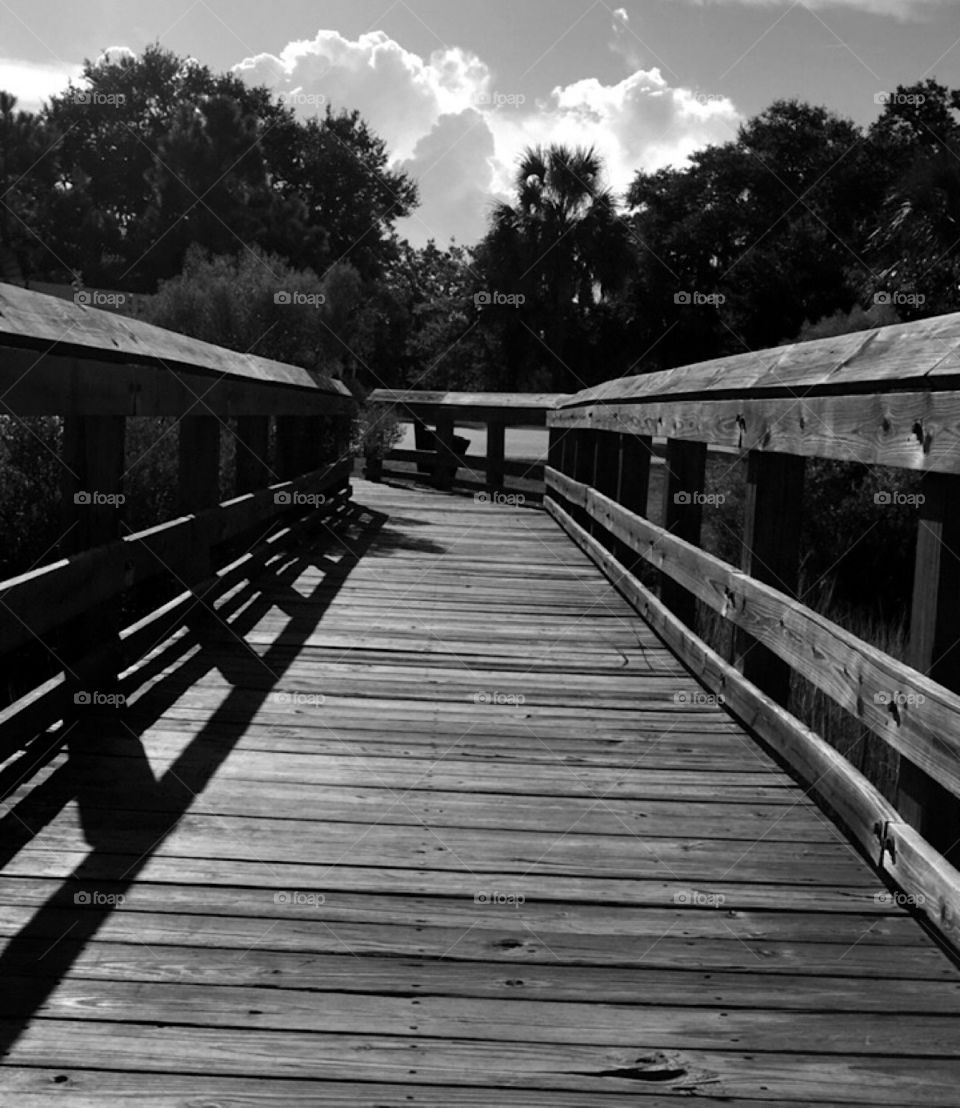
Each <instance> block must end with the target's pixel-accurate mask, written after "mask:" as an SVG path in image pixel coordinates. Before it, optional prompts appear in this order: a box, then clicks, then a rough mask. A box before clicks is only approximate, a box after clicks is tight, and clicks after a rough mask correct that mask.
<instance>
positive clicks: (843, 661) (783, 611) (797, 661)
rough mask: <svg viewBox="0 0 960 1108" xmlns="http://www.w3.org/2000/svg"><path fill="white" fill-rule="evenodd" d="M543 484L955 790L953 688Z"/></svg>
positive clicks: (577, 486)
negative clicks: (932, 679) (749, 635)
mask: <svg viewBox="0 0 960 1108" xmlns="http://www.w3.org/2000/svg"><path fill="white" fill-rule="evenodd" d="M546 483H547V488H548V490H554V491H555V492H557V493H558V494H559V495H560V496H562V497H564V498H565V499H566V500H568V501H569V502H570V503H572V504H575V505H576V506H577V507H580V508H583V509H584V510H585V511H586V512H587V513H588V514H589V515H590V517H591V518H593V519H595V520H596V521H597V522H598V523H600V525H601V526H603V527H605V528H606V529H607V530H608V531H609V532H610V533H611V534H612V535H613V536H614V537H615V538H617V539H619V540H620V541H621V542H625V543H627V545H628V546H629V547H630V548H631V549H632V550H634V551H635V552H636V553H637V554H639V555H640V556H641V557H643V558H644V559H645V560H646V561H647V562H649V563H650V564H651V565H653V566H655V567H656V568H657V569H658V570H660V571H661V572H663V573H665V574H667V576H668V577H670V578H671V579H672V580H674V581H676V582H677V583H678V584H680V585H682V586H683V587H684V588H685V589H687V590H689V591H690V592H691V593H693V594H694V595H695V596H696V597H697V598H698V599H700V600H702V601H703V602H704V603H706V604H707V605H709V607H711V608H712V609H713V610H714V611H716V612H719V613H720V615H722V616H723V617H724V618H725V619H727V620H729V621H730V622H731V623H734V624H735V625H736V626H738V627H741V628H743V629H744V630H745V631H747V632H748V633H749V634H751V635H752V636H753V637H754V638H755V639H757V640H758V641H759V642H761V643H763V645H764V646H766V647H768V648H769V649H770V650H772V651H773V652H774V653H775V654H776V655H777V656H778V657H780V658H782V659H783V660H784V661H786V662H787V663H788V664H789V665H790V666H791V667H792V668H793V669H794V670H796V671H797V672H798V673H800V674H801V675H802V676H803V677H805V678H806V679H807V680H808V681H810V682H812V683H813V684H814V685H816V686H817V688H819V689H820V690H821V691H823V692H824V693H826V694H827V695H828V696H829V697H831V698H832V699H833V700H835V701H836V702H837V703H838V704H840V705H841V707H843V708H844V709H846V710H847V711H848V712H850V713H851V714H852V715H853V716H855V717H856V718H857V719H858V720H859V721H860V722H861V723H862V724H863V725H864V726H866V727H869V728H870V730H871V731H873V732H874V733H875V734H877V735H879V736H880V737H881V738H882V739H884V740H885V741H886V742H888V743H889V744H890V745H891V746H892V747H893V748H894V749H896V750H898V751H899V752H900V753H901V754H903V755H904V756H906V757H907V758H909V759H910V760H911V761H912V762H914V763H915V764H916V765H918V766H920V767H921V768H922V769H924V770H925V771H926V772H927V773H929V774H930V775H931V776H933V777H935V778H936V779H937V780H938V781H939V782H940V783H941V784H942V785H943V786H944V787H945V788H948V789H949V790H950V791H951V792H953V793H954V794H955V795H960V696H957V695H956V694H955V693H952V692H949V691H948V690H947V689H945V688H943V686H941V685H938V684H937V683H936V682H935V681H931V680H930V678H928V677H925V676H924V675H923V674H922V673H919V672H918V671H917V670H914V669H911V668H910V667H909V666H907V665H905V664H904V663H902V662H899V661H897V660H896V659H894V658H891V657H890V656H889V655H887V654H884V653H883V652H882V651H880V650H878V649H876V647H873V646H870V645H869V643H866V642H864V641H863V640H861V639H858V638H857V637H856V636H855V635H852V634H851V633H850V632H849V631H845V630H844V629H843V628H842V627H840V626H838V625H837V624H835V623H833V622H832V621H830V620H828V619H826V618H825V617H824V616H821V615H818V614H817V613H816V612H814V611H812V610H811V609H809V608H807V607H806V606H805V605H803V604H801V603H800V602H799V601H796V600H793V599H791V598H790V597H788V596H786V595H785V594H783V593H781V592H778V591H777V590H776V589H774V588H771V587H770V586H769V585H764V584H762V583H760V582H759V581H757V580H755V579H754V578H752V577H750V576H748V575H747V574H745V573H743V572H741V571H740V570H738V569H735V568H734V567H733V566H731V565H729V564H728V563H727V562H724V561H723V560H722V559H720V558H717V557H715V556H714V555H712V554H707V553H705V552H704V551H703V550H700V549H699V548H698V547H696V546H693V545H692V544H690V543H688V542H685V541H684V540H683V539H679V538H677V537H676V536H675V535H672V534H670V532H669V531H666V530H664V528H662V527H659V526H658V525H657V524H655V523H651V522H650V521H649V520H647V519H643V518H642V517H640V516H638V515H635V514H634V513H633V512H630V511H628V510H627V509H626V508H623V507H621V506H620V505H619V504H617V503H616V502H615V501H613V500H611V499H610V498H609V497H607V496H604V495H603V494H602V493H599V492H597V491H596V490H595V489H591V488H590V487H589V486H587V485H584V484H582V483H580V482H578V481H574V480H573V479H572V478H569V477H566V476H564V475H563V474H561V473H558V472H557V471H556V470H554V469H551V468H550V467H548V468H547V473H546Z"/></svg>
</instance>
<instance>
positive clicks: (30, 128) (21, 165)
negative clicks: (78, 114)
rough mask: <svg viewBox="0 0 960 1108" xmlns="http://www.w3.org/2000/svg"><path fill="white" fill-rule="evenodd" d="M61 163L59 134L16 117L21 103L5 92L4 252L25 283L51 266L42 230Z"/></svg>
mask: <svg viewBox="0 0 960 1108" xmlns="http://www.w3.org/2000/svg"><path fill="white" fill-rule="evenodd" d="M57 158H58V152H57V136H56V133H55V132H54V130H53V129H52V128H50V127H48V126H45V125H44V124H43V123H42V122H41V121H40V120H39V119H38V118H37V116H35V115H33V114H32V113H31V112H25V111H17V100H16V97H15V96H11V95H10V93H8V92H0V249H3V250H4V251H6V252H8V253H7V255H6V257H5V258H4V263H5V268H6V267H9V269H10V270H16V269H19V271H20V275H22V276H23V277H24V278H29V276H30V274H31V272H33V271H35V270H37V269H39V268H41V267H42V266H43V264H44V262H45V261H46V260H47V256H48V248H47V247H46V245H45V243H44V240H43V236H42V234H39V233H38V228H39V227H40V225H41V217H40V212H41V210H42V208H43V205H44V203H45V202H46V199H47V198H48V197H49V195H50V194H51V193H52V191H53V189H54V185H55V181H56V173H57ZM11 276H13V273H12V272H10V273H5V274H2V275H0V279H2V280H9V279H10V277H11Z"/></svg>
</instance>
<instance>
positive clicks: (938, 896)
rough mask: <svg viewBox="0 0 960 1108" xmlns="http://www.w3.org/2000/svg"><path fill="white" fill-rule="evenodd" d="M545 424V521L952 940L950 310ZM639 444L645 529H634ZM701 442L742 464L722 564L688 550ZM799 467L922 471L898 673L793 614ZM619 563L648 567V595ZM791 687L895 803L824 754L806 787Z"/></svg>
mask: <svg viewBox="0 0 960 1108" xmlns="http://www.w3.org/2000/svg"><path fill="white" fill-rule="evenodd" d="M548 425H549V427H550V436H551V445H550V464H549V465H548V467H547V469H546V473H545V480H546V487H547V500H546V505H547V508H548V510H549V511H550V512H551V513H552V514H553V515H554V516H555V517H556V518H557V519H558V520H559V521H560V523H561V525H562V526H564V527H565V528H566V529H567V531H568V532H569V533H570V534H571V536H572V537H573V538H574V540H575V541H577V542H578V543H579V544H580V545H581V546H582V547H583V548H584V549H585V550H587V552H588V553H590V554H591V556H592V557H593V558H594V559H595V560H596V561H597V563H598V564H599V565H600V566H601V568H602V569H603V570H604V572H606V573H607V575H608V576H609V577H611V579H612V580H614V581H615V583H617V585H618V587H620V588H621V591H624V593H625V595H627V596H628V598H629V599H631V601H632V602H633V603H634V604H636V605H637V606H638V607H640V608H641V609H642V610H643V611H644V613H645V614H646V615H647V616H648V617H649V618H651V619H652V620H653V622H654V623H655V625H659V626H660V627H661V629H662V630H664V632H665V633H666V631H667V629H669V635H668V637H669V639H670V642H671V645H672V646H674V648H675V649H677V650H678V652H679V653H680V654H681V656H682V657H684V659H685V660H687V662H688V663H689V664H690V665H691V666H692V667H693V668H694V669H695V670H696V671H697V672H698V674H699V675H700V677H701V678H702V679H703V680H704V681H705V682H706V683H707V684H708V686H712V687H714V688H715V689H716V690H717V691H718V693H722V694H723V695H724V696H726V697H727V701H728V704H730V705H731V706H732V707H733V710H735V711H737V712H738V713H740V714H741V715H743V716H744V718H745V719H747V722H752V723H753V724H754V726H755V729H756V730H757V731H758V733H759V734H761V737H763V738H765V739H766V740H767V741H768V742H770V743H771V745H773V746H774V747H775V748H776V749H778V750H779V751H780V752H781V754H782V755H783V756H784V758H785V759H786V760H787V761H788V762H789V763H790V764H791V765H792V766H793V767H794V768H795V769H796V770H797V771H798V772H800V773H803V774H804V775H806V776H807V777H808V779H809V780H810V781H811V785H812V786H814V787H815V788H816V789H817V790H818V791H819V792H820V794H821V795H822V796H823V797H824V799H825V800H826V801H827V803H828V804H829V805H830V806H831V807H832V808H833V810H834V811H836V812H839V813H841V815H842V816H843V818H844V819H847V820H848V822H850V821H851V820H852V821H853V823H854V824H855V826H853V830H854V833H855V837H857V838H858V840H859V841H860V842H861V845H862V846H863V847H864V849H865V850H867V851H868V852H870V853H871V854H872V856H873V857H874V858H875V860H877V861H878V862H880V863H881V864H882V865H883V866H884V868H886V869H887V870H888V871H889V872H891V874H892V875H893V876H894V877H895V879H896V880H898V881H900V882H901V883H902V884H903V886H904V887H905V888H906V890H907V892H912V893H915V894H916V895H918V896H919V897H920V898H921V900H923V899H924V898H925V904H923V905H922V909H923V910H924V911H925V912H926V913H927V914H928V915H929V916H930V918H931V920H933V921H934V922H935V923H936V924H937V926H938V927H940V928H941V930H944V931H945V933H949V935H950V937H951V941H953V942H955V943H957V944H958V945H960V872H958V871H957V869H956V868H955V866H954V864H952V863H955V862H956V861H957V860H958V859H960V841H958V840H960V804H958V801H957V798H958V797H960V648H958V647H956V644H957V641H958V639H960V607H958V600H960V314H955V315H949V316H942V317H939V318H936V319H927V320H922V321H919V322H916V323H909V324H898V325H896V326H893V327H884V328H879V329H877V330H875V331H869V332H861V333H857V334H851V335H844V336H840V337H838V338H829V339H819V340H815V341H812V342H806V343H796V344H793V345H791V346H785V347H778V348H776V349H772V350H763V351H757V352H751V353H747V354H743V355H734V356H731V357H726V358H719V359H715V360H713V361H710V362H703V363H699V364H697V365H692V366H685V367H681V368H678V369H673V370H667V371H663V372H658V373H651V374H647V375H643V376H638V377H629V378H622V379H618V380H612V381H607V382H605V383H603V384H601V385H598V386H596V387H594V388H591V389H585V390H583V391H582V392H579V393H576V394H574V395H573V396H570V397H567V398H565V399H562V400H560V401H559V402H558V404H557V405H556V407H555V409H554V410H552V411H551V412H550V414H549V417H548ZM654 436H660V437H665V438H666V440H667V441H666V458H665V463H666V468H667V481H666V490H665V495H664V498H663V499H664V517H663V520H662V522H661V523H659V524H658V523H653V522H652V521H650V520H648V519H646V518H644V516H645V514H646V510H647V508H646V504H647V483H648V481H649V472H650V462H651V460H652V459H653V456H654V453H655V447H654V441H653V439H654ZM717 446H722V447H726V448H728V449H730V448H732V449H734V450H736V451H737V452H738V453H739V454H741V455H742V456H743V458H744V459H746V460H748V461H749V466H748V471H747V483H746V489H747V497H746V519H745V532H744V539H743V544H742V558H741V565H740V568H739V569H738V568H735V567H733V566H731V565H729V564H727V563H726V562H723V561H722V560H721V559H719V558H716V557H714V556H712V555H710V554H707V553H706V552H704V551H703V550H701V549H700V548H699V543H700V528H701V519H702V512H703V508H702V505H703V502H704V499H705V497H706V493H707V490H706V487H705V483H706V469H705V463H706V452H707V449H708V448H710V449H712V448H715V447H717ZM805 458H830V459H841V460H847V461H859V462H863V463H866V464H882V465H887V466H895V467H899V468H902V469H907V470H913V471H919V472H920V473H921V475H922V476H921V480H920V486H919V489H920V493H919V495H918V501H919V503H920V504H921V508H920V527H919V530H918V540H917V555H916V574H915V577H916V580H915V586H914V598H913V609H912V621H911V644H910V662H911V664H910V665H907V664H904V663H903V662H900V661H898V660H897V659H894V658H892V657H890V656H889V655H887V654H885V653H884V652H883V651H881V650H878V649H876V648H875V647H872V646H871V645H869V644H868V643H866V642H863V641H862V640H860V639H858V638H857V637H856V636H854V635H852V634H850V633H849V632H847V631H845V630H844V629H843V628H841V627H839V626H838V625H837V624H835V623H833V622H832V621H830V620H828V619H825V618H824V617H822V616H820V615H819V614H818V613H816V612H813V611H812V610H811V609H809V608H808V607H806V606H805V605H803V604H802V603H801V602H800V601H798V600H797V599H796V596H795V590H796V584H797V566H798V560H799V541H800V531H799V527H798V526H797V525H796V521H797V518H798V514H799V512H800V509H801V501H802V495H803V477H804V465H803V460H804V459H805ZM878 510H880V509H879V508H878ZM638 563H645V564H647V565H648V566H651V567H653V568H654V569H655V570H657V571H658V576H659V579H660V580H661V582H662V585H661V591H660V596H659V598H658V597H657V596H656V595H655V594H654V593H653V592H651V591H650V589H649V588H647V587H646V586H645V585H644V584H642V583H641V582H640V581H639V580H638V579H637V577H636V575H635V573H634V572H632V571H633V570H634V568H635V566H636V565H637V564H638ZM696 601H700V602H702V603H705V604H706V605H707V606H708V607H709V608H711V609H712V610H713V611H714V612H717V613H718V614H720V615H721V616H722V617H723V618H724V619H725V620H726V621H727V622H728V623H729V624H731V625H732V626H733V628H734V629H735V631H736V634H737V636H738V637H737V640H736V644H735V650H734V655H735V659H734V660H735V662H736V666H731V665H730V664H728V663H726V662H721V661H720V660H719V659H718V657H717V656H716V655H715V654H714V653H713V652H712V651H710V650H709V648H708V647H707V646H706V645H705V644H704V643H703V642H702V641H701V640H700V639H699V637H698V636H697V634H696V632H695V630H694V613H695V602H696ZM791 673H796V674H799V675H800V676H802V677H803V678H805V679H806V680H807V681H809V682H811V683H812V684H813V685H814V686H815V687H817V688H818V689H820V690H821V691H822V692H824V693H825V694H826V695H827V696H829V697H830V698H831V699H833V700H834V701H835V702H836V703H837V704H839V705H841V707H843V708H844V709H845V710H846V711H847V712H848V713H850V714H851V715H852V716H853V717H854V718H855V719H856V720H857V721H858V722H859V723H860V724H862V725H863V727H864V728H866V729H868V730H869V731H871V732H872V733H873V734H875V735H878V736H879V737H880V738H881V739H882V740H883V741H884V742H886V743H887V744H889V745H890V747H892V748H893V749H894V750H895V751H897V753H898V754H899V755H900V767H901V772H900V784H899V792H898V797H897V804H896V807H895V808H894V807H891V806H890V805H889V804H887V802H886V801H883V800H882V797H880V795H879V793H877V791H876V789H874V788H873V786H871V785H869V783H868V782H866V781H864V780H863V779H862V777H861V775H860V774H859V773H858V771H857V770H855V769H854V767H853V766H851V765H850V763H849V762H848V761H847V760H846V759H844V758H842V757H841V756H840V755H839V754H835V753H834V755H832V756H831V759H830V771H829V773H827V774H826V775H825V776H824V775H823V773H822V771H823V768H824V767H825V765H826V763H825V762H824V759H823V757H822V751H820V752H819V753H817V754H816V757H814V755H813V753H812V751H813V749H814V747H813V746H812V745H811V744H813V743H814V740H815V739H816V737H815V736H813V735H812V732H810V731H809V730H808V729H807V728H806V727H805V726H804V725H803V724H802V722H801V721H799V720H797V719H795V718H794V717H793V716H791V715H790V714H789V713H788V712H787V711H786V710H785V706H786V702H787V696H788V693H789V688H790V674H791ZM771 705H777V710H776V711H772V710H771ZM816 741H817V742H819V741H820V740H819V739H816ZM817 750H818V751H819V747H818V748H817ZM811 767H813V768H815V769H816V770H817V773H816V774H811ZM853 795H856V796H857V797H858V798H859V799H858V801H857V804H856V805H855V806H854V807H852V808H851V802H850V797H851V796H853ZM881 801H882V803H881ZM871 813H872V814H871ZM921 833H922V834H921ZM923 836H925V837H926V838H924V837H923ZM927 840H929V841H927ZM898 841H900V842H901V844H903V843H909V847H902V850H901V855H900V857H899V860H898V858H897V857H896V855H897V842H898ZM903 850H907V851H908V852H909V854H910V857H911V859H912V861H911V863H910V864H909V865H906V866H905V865H904V863H903V853H902V851H903Z"/></svg>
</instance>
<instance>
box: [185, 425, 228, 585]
mask: <svg viewBox="0 0 960 1108" xmlns="http://www.w3.org/2000/svg"><path fill="white" fill-rule="evenodd" d="M177 454H178V493H179V498H180V511H181V512H183V513H184V514H187V513H190V512H200V511H203V509H204V508H210V507H212V506H213V505H214V504H217V503H218V502H219V500H220V421H219V420H218V419H217V417H216V416H209V415H201V416H186V417H185V418H184V419H182V420H181V421H180V434H179V442H178V447H177ZM212 572H213V556H212V551H211V549H210V547H208V546H207V547H203V548H202V549H200V550H196V551H195V552H193V557H192V558H191V566H190V569H189V570H188V571H187V584H193V583H194V582H196V581H202V580H204V579H205V578H207V577H209V576H210V574H211V573H212Z"/></svg>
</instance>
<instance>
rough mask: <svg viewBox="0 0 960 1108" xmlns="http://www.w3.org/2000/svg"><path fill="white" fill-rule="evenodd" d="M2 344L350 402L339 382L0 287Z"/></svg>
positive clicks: (135, 321) (124, 318) (109, 314)
mask: <svg viewBox="0 0 960 1108" xmlns="http://www.w3.org/2000/svg"><path fill="white" fill-rule="evenodd" d="M0 341H2V342H3V343H4V344H5V345H8V346H11V347H20V348H21V349H22V348H24V347H26V348H29V349H30V350H31V351H37V352H40V351H42V352H44V353H48V352H49V353H56V354H63V353H68V354H71V355H73V356H74V357H76V358H78V359H79V358H87V357H93V358H95V359H97V360H99V361H100V362H101V363H105V362H113V363H120V364H126V365H130V364H134V365H144V366H156V367H159V368H163V369H166V370H171V369H174V370H189V371H197V370H203V371H205V372H207V373H213V374H217V375H218V376H225V377H232V378H239V379H242V380H251V381H254V382H258V383H261V384H263V383H267V384H276V385H284V386H288V387H293V388H296V389H297V390H299V391H302V392H304V393H313V392H325V393H329V394H330V395H331V396H349V391H348V390H347V388H346V386H345V385H344V384H343V383H342V382H340V381H335V380H333V379H332V378H329V377H324V376H323V375H321V374H315V373H310V372H308V371H307V370H305V369H302V368H300V367H299V366H291V365H285V364H284V363H282V362H275V361H272V360H271V359H269V358H261V357H258V356H257V355H255V354H244V353H240V352H239V351H235V350H227V349H225V348H224V347H220V346H214V345H213V344H212V343H208V342H203V341H201V340H200V339H195V338H190V337H189V336H187V335H182V334H179V333H178V332H176V331H169V330H166V329H165V328H163V327H156V326H154V325H152V324H149V323H145V322H143V321H142V320H139V319H134V318H132V317H130V316H121V315H118V314H117V313H115V312H108V311H102V310H100V309H99V308H95V307H91V306H89V305H87V304H81V303H74V302H71V301H67V300H62V299H60V298H58V297H53V296H45V295H44V294H42V293H38V292H33V291H31V290H29V289H24V288H19V287H17V286H16V285H7V284H0ZM107 373H109V370H108V371H107ZM264 391H265V392H266V390H264ZM64 410H66V409H64ZM250 414H253V413H250Z"/></svg>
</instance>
